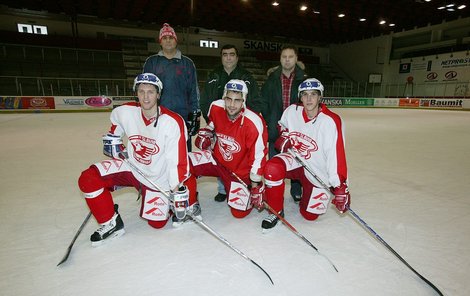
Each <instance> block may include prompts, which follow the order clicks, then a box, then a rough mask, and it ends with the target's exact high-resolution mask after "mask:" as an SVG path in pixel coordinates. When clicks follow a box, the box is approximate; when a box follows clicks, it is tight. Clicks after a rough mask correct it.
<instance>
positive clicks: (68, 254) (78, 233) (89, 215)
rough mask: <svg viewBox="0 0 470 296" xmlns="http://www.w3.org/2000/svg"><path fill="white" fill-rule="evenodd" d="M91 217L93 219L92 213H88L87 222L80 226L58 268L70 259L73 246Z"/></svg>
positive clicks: (84, 221)
mask: <svg viewBox="0 0 470 296" xmlns="http://www.w3.org/2000/svg"><path fill="white" fill-rule="evenodd" d="M90 217H91V211H90V212H89V213H88V215H87V216H86V218H85V220H83V223H82V225H80V228H79V229H78V231H77V233H75V236H74V237H73V239H72V241H71V242H70V244H69V247H68V248H67V251H66V252H65V255H64V257H63V258H62V260H60V262H59V263H58V264H57V266H59V265H61V264H62V263H64V262H65V261H67V259H68V258H69V256H70V252H71V251H72V247H73V244H74V243H75V241H76V240H77V237H78V236H79V235H80V233H81V232H82V230H83V228H84V227H85V225H86V223H87V222H88V220H89V219H90Z"/></svg>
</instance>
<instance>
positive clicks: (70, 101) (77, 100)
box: [54, 96, 113, 110]
mask: <svg viewBox="0 0 470 296" xmlns="http://www.w3.org/2000/svg"><path fill="white" fill-rule="evenodd" d="M54 101H55V106H56V109H57V110H110V109H111V108H112V104H113V100H112V99H111V98H110V97H106V96H92V97H72V96H70V97H67V96H63V97H55V98H54Z"/></svg>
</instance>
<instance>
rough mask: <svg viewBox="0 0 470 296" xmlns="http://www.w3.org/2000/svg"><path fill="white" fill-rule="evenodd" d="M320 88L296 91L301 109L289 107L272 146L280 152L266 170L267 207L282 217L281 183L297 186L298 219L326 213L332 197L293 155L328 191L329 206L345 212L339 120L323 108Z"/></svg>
mask: <svg viewBox="0 0 470 296" xmlns="http://www.w3.org/2000/svg"><path fill="white" fill-rule="evenodd" d="M323 91H324V88H323V85H322V84H321V82H320V81H318V80H317V79H314V78H310V79H306V80H305V81H303V82H302V83H301V84H300V85H299V88H298V96H299V97H300V101H301V104H293V105H290V106H289V107H288V108H287V109H286V111H284V113H283V114H282V117H281V120H280V121H279V130H280V133H281V135H280V136H279V138H278V139H277V141H276V142H275V145H276V149H278V150H279V151H281V153H280V154H277V155H276V156H274V157H273V158H271V159H270V160H269V161H268V162H267V164H266V167H265V174H264V178H265V182H266V192H265V197H266V202H267V203H268V204H269V205H270V206H271V207H272V208H273V210H275V211H277V212H278V213H279V214H280V215H281V216H284V187H285V183H284V179H285V178H289V179H295V180H299V181H300V183H301V184H302V188H303V192H302V198H301V200H300V202H299V211H300V214H301V215H302V216H303V217H304V218H305V219H306V220H309V221H313V220H315V219H317V218H318V217H319V215H322V214H324V213H326V210H327V208H328V203H329V199H330V194H329V192H328V189H324V188H322V186H321V184H320V183H319V182H318V181H317V180H316V179H315V178H314V177H313V176H312V175H311V174H310V173H309V172H308V171H307V170H306V169H305V168H304V167H303V166H302V165H301V164H299V163H298V162H297V161H296V160H295V158H294V155H292V154H291V153H290V151H289V150H290V149H292V150H293V151H294V154H295V155H296V156H298V157H300V158H301V159H302V161H303V162H304V163H305V164H306V165H307V166H308V167H309V168H310V169H312V170H313V171H314V172H315V174H316V175H317V176H318V177H319V178H320V179H321V180H322V181H323V182H325V183H326V184H327V185H328V186H330V187H331V188H332V192H333V194H334V195H335V197H334V198H333V200H332V201H331V202H332V203H333V204H334V205H335V206H336V208H337V209H338V210H339V211H340V212H341V213H342V212H345V211H347V210H348V208H349V205H350V202H351V196H350V194H349V190H348V171H347V165H346V152H345V149H344V126H343V122H342V120H341V117H340V116H339V115H337V114H336V113H333V112H332V111H330V110H329V109H328V108H327V107H326V105H324V104H323V103H321V99H322V97H323ZM278 221H279V219H278V218H277V217H276V216H275V215H274V214H271V215H269V216H268V217H267V218H266V219H264V220H263V222H262V224H261V227H262V229H263V232H265V231H267V230H270V229H271V228H273V227H274V226H276V224H277V222H278Z"/></svg>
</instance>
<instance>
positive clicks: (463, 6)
mask: <svg viewBox="0 0 470 296" xmlns="http://www.w3.org/2000/svg"><path fill="white" fill-rule="evenodd" d="M465 7H467V6H466V5H460V6H459V7H457V8H458V9H464V8H465Z"/></svg>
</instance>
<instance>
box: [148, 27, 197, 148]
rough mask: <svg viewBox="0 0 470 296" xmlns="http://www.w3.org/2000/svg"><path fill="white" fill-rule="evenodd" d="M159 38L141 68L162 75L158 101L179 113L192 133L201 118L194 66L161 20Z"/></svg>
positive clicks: (174, 35)
mask: <svg viewBox="0 0 470 296" xmlns="http://www.w3.org/2000/svg"><path fill="white" fill-rule="evenodd" d="M158 42H159V43H160V46H161V47H162V49H161V50H160V51H159V52H158V53H157V54H155V55H152V56H150V57H148V58H147V60H146V61H145V64H144V69H143V72H144V73H153V74H155V75H157V76H158V77H159V78H160V79H161V81H162V82H163V85H164V86H165V91H164V92H162V94H161V98H160V100H161V105H162V106H163V107H165V108H168V109H170V110H172V111H174V112H176V113H178V114H179V115H181V117H183V119H184V120H185V121H186V124H187V127H188V132H189V136H194V135H195V134H196V132H197V131H198V129H199V127H200V119H201V111H200V109H199V87H198V84H197V74H196V67H195V66H194V63H193V61H192V60H191V59H190V58H188V57H187V56H185V55H183V54H182V53H181V51H180V50H179V49H177V45H178V37H177V36H176V33H175V30H174V29H173V28H172V27H171V26H170V25H169V24H167V23H165V24H163V27H162V28H161V29H160V34H159V36H158ZM188 150H189V151H191V137H189V139H188Z"/></svg>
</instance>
